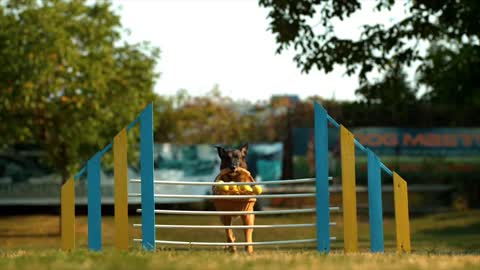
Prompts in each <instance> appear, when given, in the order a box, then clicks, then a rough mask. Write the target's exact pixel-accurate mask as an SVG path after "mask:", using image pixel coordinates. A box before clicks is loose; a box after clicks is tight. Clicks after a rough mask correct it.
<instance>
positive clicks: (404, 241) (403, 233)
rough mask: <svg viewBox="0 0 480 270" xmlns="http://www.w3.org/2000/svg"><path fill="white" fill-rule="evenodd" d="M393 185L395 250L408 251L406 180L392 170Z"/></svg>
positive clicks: (408, 228) (409, 249)
mask: <svg viewBox="0 0 480 270" xmlns="http://www.w3.org/2000/svg"><path fill="white" fill-rule="evenodd" d="M393 185H394V201H395V229H396V237H397V251H398V252H408V253H409V252H410V251H411V248H410V221H409V217H408V190H407V182H406V181H405V180H403V179H402V177H400V176H399V175H398V174H397V173H396V172H393Z"/></svg>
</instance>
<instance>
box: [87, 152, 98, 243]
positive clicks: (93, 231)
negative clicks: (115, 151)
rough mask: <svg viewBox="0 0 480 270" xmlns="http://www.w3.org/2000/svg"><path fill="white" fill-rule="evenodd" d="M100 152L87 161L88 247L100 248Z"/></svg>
mask: <svg viewBox="0 0 480 270" xmlns="http://www.w3.org/2000/svg"><path fill="white" fill-rule="evenodd" d="M100 157H101V155H100V153H97V154H95V156H93V157H92V158H91V159H90V160H89V161H88V163H87V181H88V182H87V185H88V186H87V188H88V191H87V192H88V248H89V249H90V250H94V251H100V250H101V249H102V201H101V197H102V192H101V186H100Z"/></svg>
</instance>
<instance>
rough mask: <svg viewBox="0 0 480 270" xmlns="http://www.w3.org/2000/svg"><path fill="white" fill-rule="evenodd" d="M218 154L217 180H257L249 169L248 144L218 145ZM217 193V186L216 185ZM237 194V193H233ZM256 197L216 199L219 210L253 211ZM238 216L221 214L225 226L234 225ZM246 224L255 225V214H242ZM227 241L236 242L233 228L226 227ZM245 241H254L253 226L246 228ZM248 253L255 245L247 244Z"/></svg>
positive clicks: (233, 250)
mask: <svg viewBox="0 0 480 270" xmlns="http://www.w3.org/2000/svg"><path fill="white" fill-rule="evenodd" d="M217 151H218V155H219V156H220V160H221V163H220V174H219V175H218V176H217V177H216V178H215V181H218V180H222V181H224V182H255V180H254V179H253V177H252V176H251V175H250V172H249V171H248V170H247V162H246V157H247V153H248V144H245V145H243V146H242V147H240V149H233V150H225V149H224V148H223V147H219V146H217ZM214 193H215V187H214ZM232 196H235V195H232ZM255 201H256V199H255V198H251V199H216V200H214V204H215V208H216V210H217V211H253V206H254V204H255ZM235 217H236V216H221V217H220V220H221V222H222V223H223V225H225V226H229V225H232V219H233V218H235ZM241 217H242V221H243V224H244V225H250V226H253V225H254V222H255V215H254V214H248V215H241ZM225 232H226V235H227V242H229V243H233V242H235V236H234V234H233V230H232V229H225ZM244 232H245V242H247V243H251V242H252V234H253V228H247V229H244ZM229 249H230V251H232V252H235V247H234V246H231V247H229ZM245 250H246V251H247V252H248V253H252V252H253V246H246V247H245Z"/></svg>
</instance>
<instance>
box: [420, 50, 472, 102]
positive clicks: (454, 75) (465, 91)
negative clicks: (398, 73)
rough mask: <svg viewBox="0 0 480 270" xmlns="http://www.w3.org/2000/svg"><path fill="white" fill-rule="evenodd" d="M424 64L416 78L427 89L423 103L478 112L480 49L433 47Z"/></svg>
mask: <svg viewBox="0 0 480 270" xmlns="http://www.w3.org/2000/svg"><path fill="white" fill-rule="evenodd" d="M426 60H427V61H426V64H425V65H424V66H423V67H422V70H421V76H420V82H421V83H422V84H424V85H426V86H427V87H428V91H427V93H426V94H425V95H424V97H423V99H424V100H425V101H427V102H429V103H432V104H436V105H437V106H445V105H448V104H451V103H454V104H456V105H457V106H458V107H460V108H462V107H472V108H480V46H478V45H470V44H463V45H460V46H452V45H451V44H450V46H448V47H447V46H446V45H441V44H434V45H433V46H432V47H431V48H430V49H429V52H428V55H427V58H426ZM460 108H459V109H460Z"/></svg>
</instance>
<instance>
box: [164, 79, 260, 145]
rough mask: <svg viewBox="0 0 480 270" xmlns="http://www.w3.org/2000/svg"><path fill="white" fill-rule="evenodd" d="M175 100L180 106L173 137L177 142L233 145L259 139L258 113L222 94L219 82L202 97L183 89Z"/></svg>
mask: <svg viewBox="0 0 480 270" xmlns="http://www.w3.org/2000/svg"><path fill="white" fill-rule="evenodd" d="M173 103H174V104H176V106H177V108H175V115H176V116H175V120H176V127H175V128H174V129H173V130H174V131H175V136H171V137H174V138H175V142H177V143H184V144H195V143H210V144H228V145H233V144H240V143H242V142H247V141H255V139H256V138H255V137H254V136H255V134H258V133H257V132H256V130H255V127H256V126H257V124H258V123H259V122H258V121H256V116H254V115H251V114H249V113H248V112H242V110H241V109H240V108H239V107H241V105H242V104H240V103H239V102H234V101H233V100H232V99H231V98H229V97H225V96H222V94H221V92H220V90H219V88H218V86H215V87H214V88H213V89H212V90H211V91H210V92H209V93H207V95H205V96H202V97H192V96H190V95H189V94H188V92H187V91H186V90H182V91H180V92H179V93H178V94H177V96H176V97H175V101H174V102H173ZM247 107H249V104H247ZM252 135H253V136H252Z"/></svg>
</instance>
